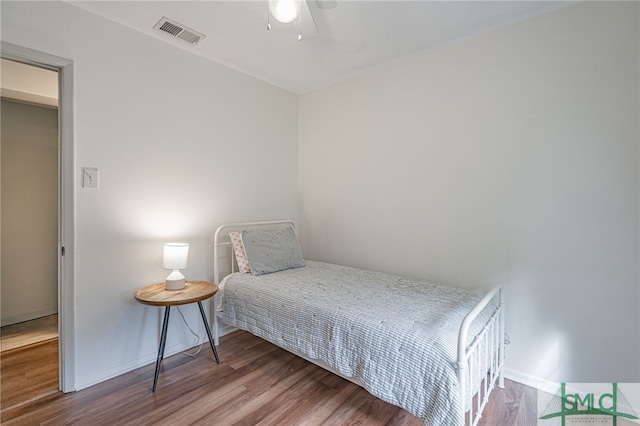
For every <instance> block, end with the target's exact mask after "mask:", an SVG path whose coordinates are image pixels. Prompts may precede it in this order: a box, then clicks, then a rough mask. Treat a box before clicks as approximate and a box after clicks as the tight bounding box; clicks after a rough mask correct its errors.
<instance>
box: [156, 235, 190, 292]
mask: <svg viewBox="0 0 640 426" xmlns="http://www.w3.org/2000/svg"><path fill="white" fill-rule="evenodd" d="M188 257H189V244H186V243H166V244H165V245H164V250H163V252H162V267H163V268H164V269H171V270H172V272H171V273H170V274H169V276H168V277H167V279H166V281H165V288H166V289H167V290H181V289H183V288H184V286H185V278H184V275H182V273H180V269H184V268H186V267H187V258H188Z"/></svg>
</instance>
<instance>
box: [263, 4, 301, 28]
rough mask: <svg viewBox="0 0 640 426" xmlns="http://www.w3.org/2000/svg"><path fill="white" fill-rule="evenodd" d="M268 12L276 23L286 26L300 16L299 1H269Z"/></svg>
mask: <svg viewBox="0 0 640 426" xmlns="http://www.w3.org/2000/svg"><path fill="white" fill-rule="evenodd" d="M269 12H271V16H273V17H274V18H275V19H276V20H277V21H279V22H282V23H283V24H288V23H290V22H293V20H294V19H296V18H297V17H298V16H299V15H300V0H269Z"/></svg>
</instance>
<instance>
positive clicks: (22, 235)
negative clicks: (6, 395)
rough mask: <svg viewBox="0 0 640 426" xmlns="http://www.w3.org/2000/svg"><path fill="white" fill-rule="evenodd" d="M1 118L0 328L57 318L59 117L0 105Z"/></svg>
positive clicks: (14, 104)
mask: <svg viewBox="0 0 640 426" xmlns="http://www.w3.org/2000/svg"><path fill="white" fill-rule="evenodd" d="M3 70H4V68H3ZM1 112H2V118H1V121H0V122H1V123H2V126H1V130H2V137H1V148H2V149H1V151H2V165H1V166H0V170H1V172H2V191H0V193H1V194H2V203H1V204H2V215H1V218H2V233H1V234H2V254H3V255H2V268H1V269H2V282H1V288H0V293H1V295H2V298H1V299H2V317H1V318H2V319H1V323H2V325H3V326H4V325H9V324H15V323H18V322H22V321H27V320H30V319H34V318H39V317H43V316H46V315H51V314H55V313H56V312H58V111H57V109H55V108H49V107H42V106H36V105H28V104H24V103H18V102H14V101H10V100H5V99H2V108H1Z"/></svg>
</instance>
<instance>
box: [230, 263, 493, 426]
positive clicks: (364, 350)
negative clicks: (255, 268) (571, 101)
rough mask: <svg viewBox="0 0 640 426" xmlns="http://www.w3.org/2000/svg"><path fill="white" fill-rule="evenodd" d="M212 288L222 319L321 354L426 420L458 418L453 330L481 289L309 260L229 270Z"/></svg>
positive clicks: (438, 422)
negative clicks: (269, 268)
mask: <svg viewBox="0 0 640 426" xmlns="http://www.w3.org/2000/svg"><path fill="white" fill-rule="evenodd" d="M220 292H221V296H222V307H223V310H224V314H223V321H224V322H225V323H227V324H229V325H232V326H235V327H239V328H241V329H244V330H247V331H249V332H251V333H253V334H255V335H256V336H259V337H262V338H264V339H266V340H268V341H270V342H272V343H275V344H276V345H278V346H281V347H283V348H285V349H288V350H291V351H294V352H296V351H297V352H300V353H302V354H304V355H305V356H306V357H308V358H310V359H317V360H321V361H323V362H324V363H326V364H327V365H329V366H330V367H331V368H333V369H334V370H336V371H338V372H339V373H340V374H341V375H342V376H344V377H351V378H355V380H357V382H358V383H361V384H362V386H363V387H364V388H365V389H367V390H368V391H369V392H370V393H371V394H373V395H375V396H377V397H378V398H380V399H382V400H384V401H387V402H389V403H391V404H394V405H397V406H399V407H402V408H404V409H405V410H407V411H409V412H410V413H412V414H414V415H416V416H418V417H420V418H421V419H423V420H424V421H425V423H427V424H430V425H458V424H460V425H461V424H463V423H464V421H463V416H462V412H463V407H462V405H463V401H462V400H461V398H460V395H459V394H460V390H459V386H458V379H457V376H456V351H457V337H458V331H459V327H460V323H461V322H462V319H463V318H464V316H465V315H466V314H467V313H468V312H469V311H470V310H471V309H472V307H473V306H474V305H475V304H476V303H477V302H478V301H479V300H480V299H481V297H482V296H481V295H479V294H477V293H474V292H471V291H468V290H464V289H460V288H457V287H451V286H446V285H442V284H438V283H432V282H426V281H422V280H415V279H409V278H403V277H399V276H395V275H390V274H383V273H378V272H372V271H366V270H361V269H355V268H350V267H346V266H340V265H334V264H327V263H321V262H314V261H308V260H307V261H306V266H305V267H302V268H296V269H289V270H285V271H280V272H277V273H272V274H267V275H261V276H253V275H251V274H240V273H236V274H232V275H230V276H228V277H226V278H225V279H224V280H223V282H222V283H221V290H220ZM484 318H486V315H485V316H484ZM481 320H482V318H481ZM472 332H473V330H472Z"/></svg>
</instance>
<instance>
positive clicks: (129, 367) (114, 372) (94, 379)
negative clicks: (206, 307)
mask: <svg viewBox="0 0 640 426" xmlns="http://www.w3.org/2000/svg"><path fill="white" fill-rule="evenodd" d="M202 342H205V343H209V340H208V338H207V336H206V335H205V336H204V338H202V339H201V341H199V342H198V343H197V344H196V345H194V344H193V342H186V341H184V342H180V343H176V344H173V345H171V346H167V347H166V348H165V351H164V358H165V359H166V358H169V357H170V356H172V355H175V354H177V353H180V352H182V351H186V350H189V349H191V348H193V347H195V346H198V345H200V343H202ZM157 358H158V352H157V349H156V350H155V351H154V352H152V353H148V354H147V355H145V356H143V357H140V358H136V359H132V360H129V361H126V362H123V363H121V364H119V365H116V366H114V367H112V368H109V369H107V370H103V371H99V372H96V373H95V374H92V375H89V376H85V377H82V378H76V387H75V390H76V391H79V390H82V389H86V388H88V387H90V386H93V385H97V384H98V383H101V382H104V381H106V380H109V379H113V378H114V377H118V376H120V375H122V374H125V373H128V372H130V371H133V370H135V369H137V368H140V367H144V366H145V365H148V364H152V363H153V364H155V362H156V360H157ZM152 385H153V381H150V382H149V388H151V386H152Z"/></svg>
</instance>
